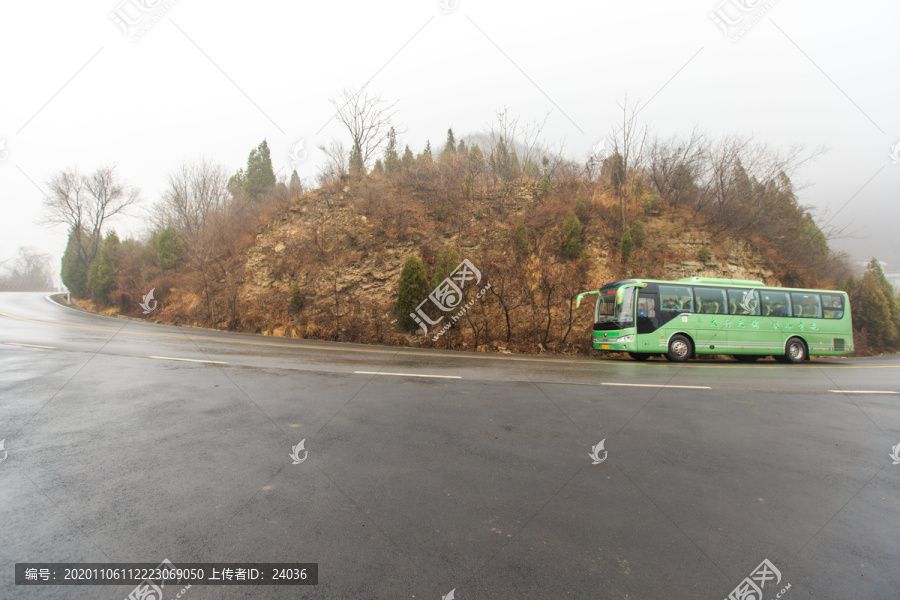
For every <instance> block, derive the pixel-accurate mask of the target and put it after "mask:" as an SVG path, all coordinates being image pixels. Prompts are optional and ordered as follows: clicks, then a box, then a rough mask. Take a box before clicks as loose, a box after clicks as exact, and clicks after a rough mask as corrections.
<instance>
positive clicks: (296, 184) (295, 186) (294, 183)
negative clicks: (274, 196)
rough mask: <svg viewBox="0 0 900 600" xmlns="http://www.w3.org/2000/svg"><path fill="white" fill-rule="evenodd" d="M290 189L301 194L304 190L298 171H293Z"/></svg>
mask: <svg viewBox="0 0 900 600" xmlns="http://www.w3.org/2000/svg"><path fill="white" fill-rule="evenodd" d="M288 188H289V189H290V190H291V191H292V192H299V191H302V190H303V184H302V183H301V182H300V176H299V175H297V170H296V169H295V170H293V171H291V182H290V184H288Z"/></svg>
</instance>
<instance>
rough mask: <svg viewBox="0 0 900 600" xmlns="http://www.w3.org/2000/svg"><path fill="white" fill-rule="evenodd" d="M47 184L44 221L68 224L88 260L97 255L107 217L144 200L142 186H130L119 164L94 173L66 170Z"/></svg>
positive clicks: (83, 256) (80, 249) (113, 215)
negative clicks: (120, 171)
mask: <svg viewBox="0 0 900 600" xmlns="http://www.w3.org/2000/svg"><path fill="white" fill-rule="evenodd" d="M47 187H48V188H49V190H48V191H49V194H48V195H47V197H46V198H45V200H44V221H45V222H46V223H48V224H54V225H56V224H61V225H68V226H69V228H70V229H71V230H72V231H73V232H74V233H75V239H76V244H77V247H78V252H79V254H80V255H81V257H82V258H83V259H84V260H85V261H87V263H88V264H90V263H91V262H92V261H93V260H94V257H96V255H97V252H98V250H99V247H100V242H101V240H102V233H103V226H104V225H105V224H106V223H107V221H109V220H110V219H112V218H113V217H115V216H117V215H119V214H121V213H123V212H124V211H125V209H127V208H128V207H129V206H131V205H133V204H137V203H138V202H139V201H140V190H138V189H137V188H133V187H131V186H129V185H128V184H127V183H126V182H125V181H124V180H123V179H122V178H121V177H120V176H119V174H118V173H117V172H116V167H115V165H112V166H106V167H100V168H99V169H97V170H96V171H94V172H93V173H91V174H90V175H85V174H81V173H79V172H78V169H67V170H63V171H60V172H59V173H57V174H56V175H53V176H52V177H51V178H50V180H49V182H48V183H47ZM85 234H86V237H87V239H84V238H85Z"/></svg>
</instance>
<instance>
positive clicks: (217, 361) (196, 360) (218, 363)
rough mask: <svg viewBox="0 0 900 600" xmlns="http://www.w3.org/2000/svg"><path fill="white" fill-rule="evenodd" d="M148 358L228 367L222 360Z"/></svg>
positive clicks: (168, 357) (167, 357)
mask: <svg viewBox="0 0 900 600" xmlns="http://www.w3.org/2000/svg"><path fill="white" fill-rule="evenodd" d="M147 358H157V359H159V360H179V361H182V362H198V363H207V364H210V365H227V364H228V363H227V362H222V361H220V360H199V359H197V358H173V357H171V356H148V357H147Z"/></svg>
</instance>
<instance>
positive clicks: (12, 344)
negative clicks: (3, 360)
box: [6, 342, 56, 350]
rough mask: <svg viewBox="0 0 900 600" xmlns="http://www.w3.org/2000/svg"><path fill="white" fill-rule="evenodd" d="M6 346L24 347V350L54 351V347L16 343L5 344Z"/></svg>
mask: <svg viewBox="0 0 900 600" xmlns="http://www.w3.org/2000/svg"><path fill="white" fill-rule="evenodd" d="M6 345H7V346H24V347H26V348H44V349H46V350H56V346H38V345H37V344H19V343H17V342H6Z"/></svg>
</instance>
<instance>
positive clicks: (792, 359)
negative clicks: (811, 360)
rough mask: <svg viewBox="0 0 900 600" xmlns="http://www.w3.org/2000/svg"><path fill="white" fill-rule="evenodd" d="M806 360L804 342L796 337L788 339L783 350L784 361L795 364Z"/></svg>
mask: <svg viewBox="0 0 900 600" xmlns="http://www.w3.org/2000/svg"><path fill="white" fill-rule="evenodd" d="M804 360H806V344H805V343H803V340H801V339H800V338H798V337H793V338H791V339H789V340H788V343H787V345H786V346H785V350H784V362H787V363H792V364H797V363H802V362H803V361H804Z"/></svg>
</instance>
